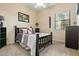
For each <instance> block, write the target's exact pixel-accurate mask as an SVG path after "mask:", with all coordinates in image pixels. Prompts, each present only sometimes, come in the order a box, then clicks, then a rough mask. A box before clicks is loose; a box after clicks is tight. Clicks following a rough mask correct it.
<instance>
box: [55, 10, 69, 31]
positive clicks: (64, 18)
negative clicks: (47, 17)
mask: <svg viewBox="0 0 79 59" xmlns="http://www.w3.org/2000/svg"><path fill="white" fill-rule="evenodd" d="M69 25H70V13H69V11H63V12H61V13H58V14H56V15H55V29H57V30H63V29H65V28H66V27H67V26H69Z"/></svg>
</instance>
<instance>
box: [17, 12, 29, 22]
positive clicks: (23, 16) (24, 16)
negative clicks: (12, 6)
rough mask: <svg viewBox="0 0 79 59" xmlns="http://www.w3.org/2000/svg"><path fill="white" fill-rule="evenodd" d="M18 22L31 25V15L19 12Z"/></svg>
mask: <svg viewBox="0 0 79 59" xmlns="http://www.w3.org/2000/svg"><path fill="white" fill-rule="evenodd" d="M18 21H20V22H26V23H29V15H27V14H24V13H22V12H18Z"/></svg>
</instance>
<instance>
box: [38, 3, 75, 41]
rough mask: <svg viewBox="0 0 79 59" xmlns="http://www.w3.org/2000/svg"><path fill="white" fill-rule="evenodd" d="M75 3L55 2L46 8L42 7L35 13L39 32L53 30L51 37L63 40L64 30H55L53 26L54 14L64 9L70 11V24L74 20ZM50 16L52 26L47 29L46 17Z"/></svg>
mask: <svg viewBox="0 0 79 59" xmlns="http://www.w3.org/2000/svg"><path fill="white" fill-rule="evenodd" d="M75 6H76V4H74V3H73V4H72V3H69V4H68V3H64V4H56V5H54V6H52V7H50V8H48V9H44V10H42V11H40V12H38V13H37V15H38V22H39V24H40V26H39V27H40V29H41V32H49V31H52V32H53V39H54V40H56V41H61V42H65V30H55V28H54V21H55V14H57V13H59V12H62V11H64V10H69V11H70V21H71V25H73V22H74V21H75V20H76V13H75V12H76V11H75ZM49 16H52V28H51V29H49V19H48V17H49Z"/></svg>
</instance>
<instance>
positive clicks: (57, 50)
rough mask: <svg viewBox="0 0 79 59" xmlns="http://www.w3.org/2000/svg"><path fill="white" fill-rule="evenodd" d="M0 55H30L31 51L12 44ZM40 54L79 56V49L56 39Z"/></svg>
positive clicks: (1, 51)
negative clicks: (69, 46) (71, 47)
mask: <svg viewBox="0 0 79 59" xmlns="http://www.w3.org/2000/svg"><path fill="white" fill-rule="evenodd" d="M0 56H30V51H26V50H24V49H23V48H21V47H20V46H19V45H17V44H11V45H8V46H5V47H3V48H1V49H0ZM40 56H79V50H74V49H70V48H66V47H65V45H64V43H61V42H56V41H55V42H54V43H53V45H50V46H48V47H47V48H45V49H44V50H42V51H41V52H40Z"/></svg>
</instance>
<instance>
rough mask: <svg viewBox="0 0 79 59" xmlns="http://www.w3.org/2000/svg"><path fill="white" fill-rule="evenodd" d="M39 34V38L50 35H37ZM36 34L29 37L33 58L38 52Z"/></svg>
mask: <svg viewBox="0 0 79 59" xmlns="http://www.w3.org/2000/svg"><path fill="white" fill-rule="evenodd" d="M36 34H39V37H42V36H46V35H50V33H36ZM36 34H30V35H29V36H28V43H27V45H28V46H29V47H30V48H31V56H35V52H36Z"/></svg>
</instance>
